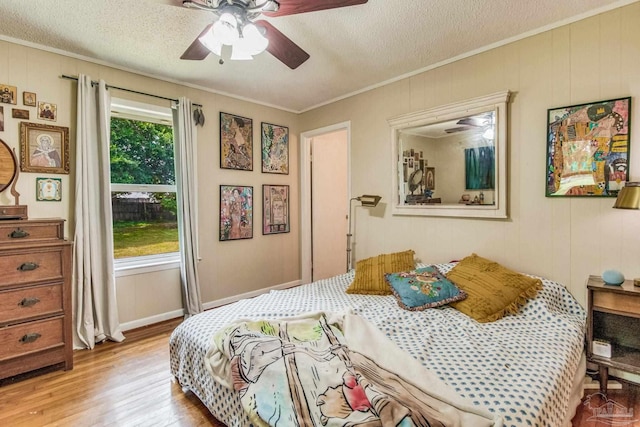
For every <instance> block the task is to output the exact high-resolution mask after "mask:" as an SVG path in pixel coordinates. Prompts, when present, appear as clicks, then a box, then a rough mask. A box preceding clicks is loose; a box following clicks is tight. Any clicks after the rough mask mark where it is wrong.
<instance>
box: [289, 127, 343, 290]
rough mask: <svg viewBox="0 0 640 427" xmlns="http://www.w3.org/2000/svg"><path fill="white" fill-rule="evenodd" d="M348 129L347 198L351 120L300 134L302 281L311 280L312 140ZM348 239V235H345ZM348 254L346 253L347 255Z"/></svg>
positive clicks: (307, 281)
mask: <svg viewBox="0 0 640 427" xmlns="http://www.w3.org/2000/svg"><path fill="white" fill-rule="evenodd" d="M343 129H344V130H346V131H347V177H349V178H348V179H347V200H346V201H345V203H347V204H348V203H349V198H350V197H351V173H350V169H351V121H346V122H342V123H336V124H335V125H330V126H325V127H322V128H319V129H314V130H310V131H307V132H303V133H302V134H300V263H301V267H302V268H301V270H302V283H309V282H311V262H312V258H311V243H312V242H311V225H312V224H311V162H310V158H311V141H312V139H313V138H314V137H317V136H320V135H324V134H327V133H332V132H336V131H339V130H343ZM345 239H346V235H345ZM345 256H346V255H345Z"/></svg>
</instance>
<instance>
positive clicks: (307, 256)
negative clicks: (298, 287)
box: [300, 122, 350, 283]
mask: <svg viewBox="0 0 640 427" xmlns="http://www.w3.org/2000/svg"><path fill="white" fill-rule="evenodd" d="M349 140H350V127H349V123H348V122H347V123H341V124H338V125H334V126H330V127H327V128H322V129H317V130H315V131H311V132H306V133H303V134H302V138H301V143H302V147H301V150H300V153H301V168H300V170H301V192H300V193H301V239H302V242H301V251H302V254H301V261H302V282H303V283H309V282H311V281H315V280H320V279H323V278H327V277H332V276H335V275H337V274H341V273H344V272H346V267H347V258H346V257H347V252H346V251H347V231H348V222H347V215H348V213H349V194H350V188H349V182H350V180H349Z"/></svg>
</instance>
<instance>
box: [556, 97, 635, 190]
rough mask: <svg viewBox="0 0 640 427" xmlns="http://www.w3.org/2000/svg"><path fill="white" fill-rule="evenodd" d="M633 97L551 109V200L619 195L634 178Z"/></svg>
mask: <svg viewBox="0 0 640 427" xmlns="http://www.w3.org/2000/svg"><path fill="white" fill-rule="evenodd" d="M629 117H631V98H630V97H629V98H620V99H612V100H609V101H600V102H593V103H589V104H581V105H573V106H568V107H559V108H551V109H549V110H548V114H547V174H546V196H547V197H570V196H585V197H588V196H596V197H597V196H599V197H615V196H617V194H618V191H620V189H621V188H622V186H624V183H625V181H627V177H628V176H629V171H628V167H629V143H630V141H631V129H630V122H629Z"/></svg>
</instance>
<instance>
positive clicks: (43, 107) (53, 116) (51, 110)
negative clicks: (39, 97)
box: [38, 102, 58, 122]
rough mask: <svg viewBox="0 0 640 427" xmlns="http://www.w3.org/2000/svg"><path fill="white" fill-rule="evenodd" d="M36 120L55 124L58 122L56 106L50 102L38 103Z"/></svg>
mask: <svg viewBox="0 0 640 427" xmlns="http://www.w3.org/2000/svg"><path fill="white" fill-rule="evenodd" d="M38 118H39V119H42V120H49V121H52V122H55V121H56V120H58V106H57V105H56V104H52V103H50V102H38Z"/></svg>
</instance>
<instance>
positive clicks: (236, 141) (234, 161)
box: [220, 112, 253, 171]
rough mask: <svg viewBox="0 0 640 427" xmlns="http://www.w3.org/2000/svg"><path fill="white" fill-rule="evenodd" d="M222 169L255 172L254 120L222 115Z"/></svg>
mask: <svg viewBox="0 0 640 427" xmlns="http://www.w3.org/2000/svg"><path fill="white" fill-rule="evenodd" d="M220 167H221V168H222V169H237V170H243V171H252V170H253V120H251V119H248V118H246V117H240V116H235V115H233V114H228V113H222V112H221V113H220Z"/></svg>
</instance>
